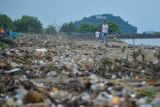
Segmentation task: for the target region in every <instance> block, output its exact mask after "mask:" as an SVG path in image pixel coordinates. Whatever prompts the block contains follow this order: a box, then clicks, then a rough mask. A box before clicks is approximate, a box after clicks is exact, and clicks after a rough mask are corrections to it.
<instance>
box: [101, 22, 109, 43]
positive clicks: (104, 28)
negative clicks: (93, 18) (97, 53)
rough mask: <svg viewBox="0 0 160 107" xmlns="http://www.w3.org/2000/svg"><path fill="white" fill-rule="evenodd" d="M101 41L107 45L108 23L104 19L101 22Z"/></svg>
mask: <svg viewBox="0 0 160 107" xmlns="http://www.w3.org/2000/svg"><path fill="white" fill-rule="evenodd" d="M102 42H104V43H105V45H106V46H108V24H107V23H106V21H104V22H103V24H102Z"/></svg>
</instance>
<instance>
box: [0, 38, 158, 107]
mask: <svg viewBox="0 0 160 107" xmlns="http://www.w3.org/2000/svg"><path fill="white" fill-rule="evenodd" d="M16 39H17V41H16V43H17V44H18V47H15V48H7V49H4V50H2V51H1V52H0V58H1V60H0V89H1V90H0V104H1V106H2V107H106V106H107V107H151V106H155V107H159V105H160V103H159V102H160V94H159V91H160V81H159V80H160V60H159V56H160V55H159V53H160V50H159V48H156V49H146V48H143V47H133V48H117V47H116V48H114V47H109V48H106V47H103V45H102V46H101V45H100V46H99V48H95V46H96V42H97V41H95V40H86V38H84V39H82V38H78V37H74V38H72V37H64V38H63V37H62V38H59V37H50V36H46V35H45V36H44V35H26V36H23V37H19V38H16Z"/></svg>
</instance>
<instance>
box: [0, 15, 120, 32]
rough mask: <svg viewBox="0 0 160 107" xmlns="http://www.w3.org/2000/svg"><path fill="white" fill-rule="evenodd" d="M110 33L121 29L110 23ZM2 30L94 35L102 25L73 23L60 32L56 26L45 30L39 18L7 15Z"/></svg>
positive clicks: (0, 17)
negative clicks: (15, 17)
mask: <svg viewBox="0 0 160 107" xmlns="http://www.w3.org/2000/svg"><path fill="white" fill-rule="evenodd" d="M108 25H109V33H115V32H119V27H118V25H117V24H116V23H114V22H108ZM0 28H3V29H8V30H11V31H16V32H22V33H46V34H57V32H63V33H65V34H72V33H94V32H95V31H96V30H101V25H92V24H89V23H82V24H81V25H80V27H79V28H78V27H76V26H75V24H74V23H73V22H69V23H64V24H63V25H62V26H61V27H60V28H59V30H57V27H56V26H55V25H48V26H47V28H43V26H42V23H41V21H40V20H39V19H38V18H37V17H33V16H28V15H23V16H22V17H21V18H20V19H16V20H14V21H13V20H12V19H11V18H10V17H8V16H7V15H5V14H0Z"/></svg>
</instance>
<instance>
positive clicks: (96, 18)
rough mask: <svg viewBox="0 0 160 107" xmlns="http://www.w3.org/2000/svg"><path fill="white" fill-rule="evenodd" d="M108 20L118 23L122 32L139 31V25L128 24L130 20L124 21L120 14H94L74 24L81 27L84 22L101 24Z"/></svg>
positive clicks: (132, 32) (131, 32) (133, 32)
mask: <svg viewBox="0 0 160 107" xmlns="http://www.w3.org/2000/svg"><path fill="white" fill-rule="evenodd" d="M104 20H106V21H107V22H109V21H113V22H114V23H116V24H117V25H118V26H119V28H120V32H121V33H122V34H135V33H137V27H135V26H133V25H131V24H128V22H126V21H124V20H123V19H122V18H121V17H120V16H114V15H112V14H101V15H92V16H90V17H84V18H83V19H81V20H78V21H75V22H74V24H75V25H76V26H77V27H78V28H79V27H80V25H81V24H82V23H88V24H92V25H97V26H98V25H101V24H102V23H103V21H104Z"/></svg>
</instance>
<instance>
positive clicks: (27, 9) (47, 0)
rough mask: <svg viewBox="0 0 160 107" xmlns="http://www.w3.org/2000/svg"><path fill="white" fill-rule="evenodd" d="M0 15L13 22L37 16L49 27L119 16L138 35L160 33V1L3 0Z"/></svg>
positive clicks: (0, 0) (0, 4) (0, 5)
mask: <svg viewBox="0 0 160 107" xmlns="http://www.w3.org/2000/svg"><path fill="white" fill-rule="evenodd" d="M0 2H1V3H0V14H6V15H8V16H9V17H10V18H11V19H13V20H15V19H19V18H21V17H22V15H29V16H34V17H37V18H38V19H39V20H40V21H41V22H42V24H43V26H44V27H46V26H47V25H49V24H54V25H62V24H63V23H65V22H69V21H76V20H80V19H82V18H83V17H89V16H91V15H98V14H113V15H115V16H120V17H121V18H122V19H123V20H125V21H128V22H129V24H132V25H134V26H136V27H137V28H138V32H144V31H160V21H159V19H160V14H158V13H159V9H160V7H159V4H160V1H159V0H152V1H151V0H148V1H146V0H134V1H133V0H132V1H131V0H121V1H117V0H99V1H97V0H95V1H93V0H68V1H64V0H40V1H39V0H34V1H33V0H14V1H10V0H0Z"/></svg>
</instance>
